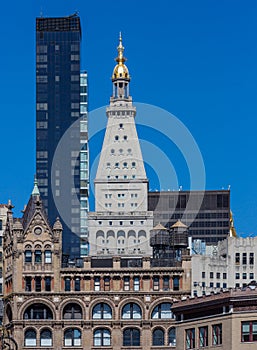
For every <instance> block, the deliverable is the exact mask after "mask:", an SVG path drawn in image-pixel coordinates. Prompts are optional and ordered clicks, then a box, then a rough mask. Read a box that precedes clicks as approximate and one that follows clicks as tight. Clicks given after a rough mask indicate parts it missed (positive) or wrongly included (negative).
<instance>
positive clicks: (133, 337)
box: [123, 328, 140, 346]
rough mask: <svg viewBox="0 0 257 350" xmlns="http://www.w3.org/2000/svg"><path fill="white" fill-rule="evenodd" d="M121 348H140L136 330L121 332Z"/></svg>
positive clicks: (138, 335)
mask: <svg viewBox="0 0 257 350" xmlns="http://www.w3.org/2000/svg"><path fill="white" fill-rule="evenodd" d="M123 346H140V331H139V330H138V329H136V328H127V329H125V331H124V332H123Z"/></svg>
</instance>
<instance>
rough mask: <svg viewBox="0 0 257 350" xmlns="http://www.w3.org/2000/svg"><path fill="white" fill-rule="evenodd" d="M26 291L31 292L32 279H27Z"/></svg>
mask: <svg viewBox="0 0 257 350" xmlns="http://www.w3.org/2000/svg"><path fill="white" fill-rule="evenodd" d="M25 291H26V292H31V277H25Z"/></svg>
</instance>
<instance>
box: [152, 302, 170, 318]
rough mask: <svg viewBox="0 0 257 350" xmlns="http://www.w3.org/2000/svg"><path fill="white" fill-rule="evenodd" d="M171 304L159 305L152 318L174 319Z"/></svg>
mask: <svg viewBox="0 0 257 350" xmlns="http://www.w3.org/2000/svg"><path fill="white" fill-rule="evenodd" d="M171 306H172V304H171V303H161V304H159V305H157V306H156V307H155V308H154V309H153V312H152V316H151V318H159V319H171V318H173V314H172V312H171Z"/></svg>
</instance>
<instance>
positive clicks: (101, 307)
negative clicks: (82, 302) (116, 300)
mask: <svg viewBox="0 0 257 350" xmlns="http://www.w3.org/2000/svg"><path fill="white" fill-rule="evenodd" d="M110 318H112V309H111V307H110V306H109V305H108V304H105V303H99V304H97V305H95V306H94V308H93V319H110Z"/></svg>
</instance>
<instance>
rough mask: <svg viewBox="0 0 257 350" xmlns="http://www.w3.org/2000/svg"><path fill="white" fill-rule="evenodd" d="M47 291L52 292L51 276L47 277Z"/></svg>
mask: <svg viewBox="0 0 257 350" xmlns="http://www.w3.org/2000/svg"><path fill="white" fill-rule="evenodd" d="M45 291H46V292H51V277H45Z"/></svg>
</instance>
